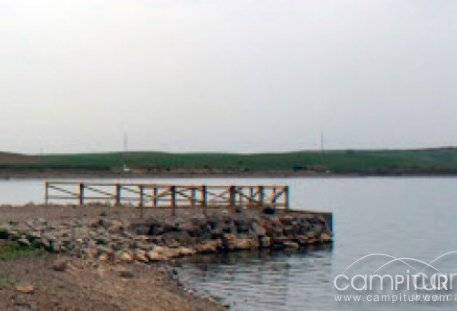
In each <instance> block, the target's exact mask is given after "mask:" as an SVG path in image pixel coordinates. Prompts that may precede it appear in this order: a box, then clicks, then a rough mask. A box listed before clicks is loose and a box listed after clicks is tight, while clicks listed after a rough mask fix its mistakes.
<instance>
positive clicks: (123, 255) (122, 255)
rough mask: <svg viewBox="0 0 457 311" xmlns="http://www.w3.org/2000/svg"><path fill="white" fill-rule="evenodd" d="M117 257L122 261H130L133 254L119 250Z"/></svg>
mask: <svg viewBox="0 0 457 311" xmlns="http://www.w3.org/2000/svg"><path fill="white" fill-rule="evenodd" d="M117 259H119V260H120V261H122V262H132V261H133V256H132V254H131V253H130V252H129V251H121V252H120V253H119V254H118V255H117Z"/></svg>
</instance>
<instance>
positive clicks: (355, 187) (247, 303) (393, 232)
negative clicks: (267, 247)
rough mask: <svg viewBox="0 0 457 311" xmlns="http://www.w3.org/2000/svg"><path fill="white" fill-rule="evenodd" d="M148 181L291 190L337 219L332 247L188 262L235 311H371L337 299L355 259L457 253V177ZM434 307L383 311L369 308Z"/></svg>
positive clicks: (186, 278)
mask: <svg viewBox="0 0 457 311" xmlns="http://www.w3.org/2000/svg"><path fill="white" fill-rule="evenodd" d="M141 181H144V182H163V183H168V182H170V183H172V182H178V183H182V184H184V183H194V184H197V183H207V184H228V183H233V184H247V183H248V184H289V185H290V187H291V206H292V207H294V208H300V209H309V210H323V211H332V212H333V213H334V231H335V234H336V237H335V243H334V245H333V247H332V248H327V249H309V250H307V251H305V252H303V253H299V254H295V253H294V254H290V255H285V254H280V253H279V254H278V253H275V254H269V253H262V254H260V255H259V254H253V253H244V254H242V253H237V254H233V255H229V256H205V257H200V258H198V259H197V258H192V259H190V260H185V261H183V263H182V266H183V269H180V277H181V279H182V281H183V282H184V283H185V284H186V285H188V286H190V287H192V288H195V289H197V290H199V291H202V292H208V293H210V294H212V295H215V296H218V297H221V298H222V299H223V302H224V303H228V304H231V305H232V308H233V309H234V310H303V309H307V310H317V309H320V310H342V309H343V310H354V309H359V310H365V309H366V308H367V306H363V305H355V304H350V305H347V304H346V305H345V304H341V303H336V302H335V301H334V298H333V277H334V275H336V274H338V273H341V272H342V271H343V270H344V269H345V268H346V267H347V266H348V265H349V264H351V263H352V262H353V261H354V260H356V259H358V258H359V257H361V256H364V255H366V254H369V253H386V254H390V255H393V256H397V257H412V258H418V259H421V260H425V261H427V262H429V261H431V260H432V259H433V258H435V257H437V256H439V255H441V254H443V253H445V252H447V251H451V250H457V239H456V238H455V236H456V235H457V226H455V220H456V219H457V208H456V207H457V206H456V205H457V191H456V190H457V178H379V177H370V178H292V179H248V180H246V179H235V178H230V179H219V178H217V179H180V180H179V181H177V180H176V179H160V180H153V179H148V180H146V179H143V180H141ZM43 192H44V190H43V181H42V180H10V181H0V202H3V203H15V204H20V203H26V202H29V201H35V202H42V200H43V199H42V196H43ZM235 263H236V264H235ZM456 266H457V265H456ZM375 307H376V308H375ZM432 307H434V306H419V305H376V306H370V309H384V308H387V309H398V310H405V309H406V310H416V309H421V310H430V309H431V308H432ZM438 309H440V310H441V309H442V308H438Z"/></svg>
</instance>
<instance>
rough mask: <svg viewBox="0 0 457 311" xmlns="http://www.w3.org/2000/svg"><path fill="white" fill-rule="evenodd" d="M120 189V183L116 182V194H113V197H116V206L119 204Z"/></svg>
mask: <svg viewBox="0 0 457 311" xmlns="http://www.w3.org/2000/svg"><path fill="white" fill-rule="evenodd" d="M121 189H122V187H121V185H120V184H116V196H115V199H116V203H115V206H116V207H119V206H121Z"/></svg>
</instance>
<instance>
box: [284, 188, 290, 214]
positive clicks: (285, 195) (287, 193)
mask: <svg viewBox="0 0 457 311" xmlns="http://www.w3.org/2000/svg"><path fill="white" fill-rule="evenodd" d="M284 205H285V208H286V209H289V186H285V187H284Z"/></svg>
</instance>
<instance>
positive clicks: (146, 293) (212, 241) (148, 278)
mask: <svg viewBox="0 0 457 311" xmlns="http://www.w3.org/2000/svg"><path fill="white" fill-rule="evenodd" d="M140 212H141V211H140V210H139V209H137V208H135V207H131V206H130V207H126V206H124V207H108V206H104V205H97V204H93V205H88V206H86V207H84V208H81V207H76V206H70V205H69V206H42V205H25V206H7V205H3V206H0V239H1V240H0V241H2V242H1V243H13V244H14V245H16V247H17V249H15V250H16V251H19V252H26V251H30V252H33V254H34V255H33V256H28V257H26V258H21V259H16V260H13V261H11V260H9V261H5V262H2V264H1V265H0V266H1V268H0V288H1V289H0V301H1V302H0V309H2V310H9V309H11V310H14V309H24V310H25V309H32V310H95V309H99V310H203V309H206V310H219V309H222V308H223V307H222V306H220V305H218V304H217V303H216V302H215V301H211V300H208V299H206V298H202V297H197V296H196V295H193V294H191V293H189V291H188V290H187V291H186V290H185V289H184V288H182V287H179V286H178V283H177V282H176V281H174V280H173V277H172V276H173V269H172V268H171V266H172V264H173V263H174V262H175V261H176V260H179V258H180V257H184V256H192V255H194V254H204V253H220V252H232V251H249V250H255V249H287V250H288V251H290V250H293V251H299V250H300V248H302V247H306V246H308V245H311V244H323V243H330V242H331V241H332V230H331V226H332V224H331V223H332V219H331V214H329V213H313V212H298V211H279V210H278V211H275V210H271V209H249V210H246V209H236V208H227V209H209V210H207V211H205V210H202V209H177V210H176V214H175V215H173V214H172V211H171V210H170V209H146V210H144V211H143V212H142V213H140ZM36 252H39V253H42V254H46V255H44V256H37V255H36V254H35V253H36ZM6 257H8V256H6ZM0 258H1V248H0ZM43 258H44V259H43ZM2 284H3V285H2ZM80 301H84V304H81V303H79V302H80Z"/></svg>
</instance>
